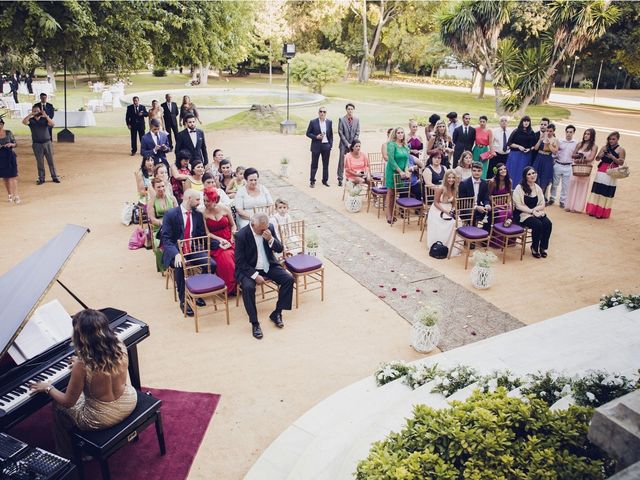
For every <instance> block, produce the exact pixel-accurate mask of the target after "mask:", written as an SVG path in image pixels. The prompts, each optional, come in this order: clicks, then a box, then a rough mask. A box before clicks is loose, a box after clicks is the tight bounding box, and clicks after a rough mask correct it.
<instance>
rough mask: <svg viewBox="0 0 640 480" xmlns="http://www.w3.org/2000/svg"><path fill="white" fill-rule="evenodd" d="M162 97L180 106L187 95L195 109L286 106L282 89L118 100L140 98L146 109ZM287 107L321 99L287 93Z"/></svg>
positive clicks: (182, 91) (202, 90) (221, 90)
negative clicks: (288, 104)
mask: <svg viewBox="0 0 640 480" xmlns="http://www.w3.org/2000/svg"><path fill="white" fill-rule="evenodd" d="M166 93H171V95H173V101H174V102H176V103H177V104H178V108H179V107H180V104H181V103H182V97H183V95H189V96H190V97H191V101H192V102H193V103H195V104H196V106H197V107H198V108H199V109H242V110H244V109H248V108H250V107H251V105H253V104H260V105H268V104H271V105H275V106H279V107H285V106H286V105H287V90H286V89H284V88H278V89H276V88H274V89H258V88H198V87H195V88H188V89H179V90H169V91H167V90H154V91H148V92H140V93H130V94H128V95H125V96H124V97H122V99H121V102H122V104H123V105H128V104H130V103H131V102H132V98H133V97H134V96H138V97H140V102H141V103H142V104H143V105H147V106H150V105H151V101H152V100H158V101H159V102H160V103H162V102H164V96H165V94H166ZM289 99H290V105H291V106H293V107H297V106H304V105H313V104H317V103H321V102H323V101H324V100H325V97H323V96H322V95H319V94H317V93H310V92H302V91H297V90H291V92H290V96H289Z"/></svg>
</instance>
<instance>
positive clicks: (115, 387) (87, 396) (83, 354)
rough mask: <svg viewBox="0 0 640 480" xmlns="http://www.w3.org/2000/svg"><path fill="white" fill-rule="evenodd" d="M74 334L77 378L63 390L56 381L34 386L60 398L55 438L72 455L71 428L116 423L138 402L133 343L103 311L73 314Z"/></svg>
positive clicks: (72, 362)
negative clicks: (131, 374) (130, 370)
mask: <svg viewBox="0 0 640 480" xmlns="http://www.w3.org/2000/svg"><path fill="white" fill-rule="evenodd" d="M72 325H73V333H72V336H71V339H72V341H73V346H74V348H75V354H76V356H75V357H73V358H72V359H70V361H69V363H70V368H71V378H70V379H69V384H68V385H67V390H66V391H65V392H61V391H60V390H58V389H56V388H55V387H54V386H53V385H52V384H51V383H50V382H38V383H34V384H33V385H31V389H32V390H34V391H35V392H40V393H43V394H46V395H49V396H50V397H51V398H52V400H53V401H54V427H53V428H54V431H53V434H54V440H55V444H56V449H57V451H58V453H59V454H60V455H62V456H64V457H67V458H71V455H73V448H72V445H71V436H70V431H71V430H72V429H73V428H75V427H77V428H79V429H80V430H100V429H103V428H109V427H112V426H114V425H116V424H118V423H120V422H121V421H122V420H124V419H125V418H126V417H128V416H129V414H131V412H133V410H134V409H135V408H136V403H137V399H138V396H137V393H136V390H135V389H134V388H133V387H132V386H131V384H130V383H129V381H128V376H127V368H128V366H129V357H128V355H127V348H126V347H125V346H124V344H123V343H122V342H121V341H120V340H118V337H116V335H115V333H113V331H112V330H111V329H110V328H109V320H108V319H107V317H106V315H105V314H104V313H102V312H99V311H97V310H92V309H89V308H88V309H86V310H82V311H81V312H79V313H77V314H76V315H74V316H73V323H72Z"/></svg>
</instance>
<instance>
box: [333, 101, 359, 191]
mask: <svg viewBox="0 0 640 480" xmlns="http://www.w3.org/2000/svg"><path fill="white" fill-rule="evenodd" d="M355 109H356V107H355V105H354V104H353V103H347V106H346V110H347V114H346V115H345V116H344V117H341V118H340V120H339V121H338V135H339V136H340V156H339V157H338V186H339V187H341V186H342V179H343V176H344V156H345V155H346V154H347V152H349V150H350V149H351V143H352V142H353V141H354V140H355V139H357V138H358V137H360V120H358V119H357V118H356V117H354V116H353V112H354V111H355Z"/></svg>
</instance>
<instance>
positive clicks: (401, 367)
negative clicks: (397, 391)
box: [373, 360, 410, 387]
mask: <svg viewBox="0 0 640 480" xmlns="http://www.w3.org/2000/svg"><path fill="white" fill-rule="evenodd" d="M409 368H410V367H409V365H407V363H406V362H403V361H400V360H394V361H392V362H387V363H383V364H382V365H380V367H379V368H378V370H376V373H374V375H373V376H374V378H375V380H376V384H377V385H378V386H379V387H381V386H382V385H385V384H387V383H389V382H393V381H394V380H397V379H398V378H401V377H404V376H405V375H406V374H407V372H408V371H409Z"/></svg>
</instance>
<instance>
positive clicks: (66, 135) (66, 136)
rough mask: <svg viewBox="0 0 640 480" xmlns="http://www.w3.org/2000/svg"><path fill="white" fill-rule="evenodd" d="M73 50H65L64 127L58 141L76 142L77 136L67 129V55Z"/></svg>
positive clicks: (59, 133)
mask: <svg viewBox="0 0 640 480" xmlns="http://www.w3.org/2000/svg"><path fill="white" fill-rule="evenodd" d="M72 53H73V52H71V51H65V52H64V59H63V62H64V128H63V129H62V130H60V131H59V132H58V143H74V142H75V137H74V135H73V133H72V132H71V130H69V129H67V55H71V54H72Z"/></svg>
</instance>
